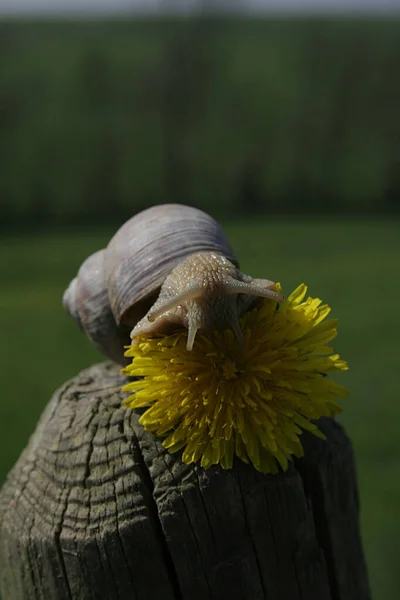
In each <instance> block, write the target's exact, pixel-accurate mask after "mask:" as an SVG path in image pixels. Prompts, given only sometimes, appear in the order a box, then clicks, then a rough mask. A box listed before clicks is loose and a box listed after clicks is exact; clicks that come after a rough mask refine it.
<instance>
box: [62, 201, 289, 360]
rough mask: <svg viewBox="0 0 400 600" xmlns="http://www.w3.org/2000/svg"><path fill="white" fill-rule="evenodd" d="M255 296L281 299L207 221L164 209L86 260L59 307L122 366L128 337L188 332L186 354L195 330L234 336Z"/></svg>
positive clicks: (145, 215) (135, 221) (142, 216)
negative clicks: (244, 267)
mask: <svg viewBox="0 0 400 600" xmlns="http://www.w3.org/2000/svg"><path fill="white" fill-rule="evenodd" d="M254 296H268V297H272V298H274V299H276V300H281V299H282V298H281V296H280V295H279V294H277V293H276V291H274V283H273V282H271V281H269V280H258V279H257V280H256V279H253V278H251V277H250V276H248V275H244V274H243V273H241V272H240V271H239V270H238V268H237V261H236V259H235V256H234V253H233V250H232V248H231V246H230V244H229V242H228V240H227V238H226V236H225V234H224V232H223V231H222V229H221V227H220V226H219V224H218V223H217V222H216V221H215V220H214V219H213V218H212V217H210V216H209V215H208V214H206V213H204V212H203V211H201V210H198V209H196V208H193V207H190V206H184V205H179V204H165V205H159V206H154V207H151V208H149V209H147V210H144V211H143V212H141V213H139V214H137V215H135V216H134V217H132V218H131V219H129V221H127V222H126V223H125V224H124V225H123V226H122V227H121V228H120V229H119V230H118V231H117V233H116V234H115V235H114V237H113V238H112V239H111V241H110V243H109V244H108V246H107V248H105V249H104V250H100V251H98V252H96V253H95V254H93V255H91V256H90V257H89V258H87V259H86V260H85V261H84V263H83V264H82V266H81V267H80V269H79V271H78V274H77V276H76V278H75V279H73V280H72V281H71V283H70V285H69V287H68V288H67V290H66V292H65V293H64V297H63V304H64V308H65V309H66V310H67V312H68V313H69V314H70V315H71V316H72V317H73V318H74V320H75V321H76V322H77V323H78V325H79V326H80V328H81V329H83V330H84V331H85V333H86V335H87V336H88V337H89V338H90V339H91V340H92V342H93V343H94V344H95V345H96V346H97V348H98V349H99V350H101V351H102V352H103V353H104V354H105V355H106V356H108V357H109V358H111V359H112V360H114V361H116V362H119V363H121V364H125V363H126V362H127V360H126V359H125V358H124V356H123V354H124V346H126V345H129V344H130V343H131V340H130V336H131V338H132V339H133V340H134V338H135V337H136V336H137V335H151V334H153V333H155V332H158V331H167V330H168V329H169V328H171V327H176V326H182V325H183V326H184V327H187V328H188V330H189V333H188V343H187V347H188V349H191V348H192V346H193V342H194V338H195V335H196V331H197V330H198V329H203V330H210V329H214V328H226V327H229V326H231V327H232V328H233V329H234V331H235V333H236V335H237V337H238V338H239V339H240V337H241V333H240V327H239V323H238V317H239V315H240V314H241V313H242V312H243V311H244V310H246V308H247V307H248V306H249V305H250V304H251V302H252V300H253V298H254ZM130 332H131V333H130ZM129 333H130V336H129Z"/></svg>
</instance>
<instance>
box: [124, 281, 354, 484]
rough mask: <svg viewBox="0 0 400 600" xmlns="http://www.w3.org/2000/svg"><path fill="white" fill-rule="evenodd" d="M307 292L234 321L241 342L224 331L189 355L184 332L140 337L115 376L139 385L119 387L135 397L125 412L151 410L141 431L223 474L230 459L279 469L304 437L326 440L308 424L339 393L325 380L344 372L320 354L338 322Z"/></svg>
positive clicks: (201, 339) (329, 353)
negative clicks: (217, 466) (218, 468)
mask: <svg viewBox="0 0 400 600" xmlns="http://www.w3.org/2000/svg"><path fill="white" fill-rule="evenodd" d="M306 292H307V287H306V286H305V285H304V284H301V285H300V286H299V287H298V288H297V289H296V290H295V291H294V292H293V293H292V294H291V295H290V296H289V298H288V299H287V300H286V301H285V302H284V303H283V304H282V305H280V306H279V309H278V308H277V303H276V302H275V301H274V300H270V299H263V300H262V301H259V302H258V304H257V306H256V308H254V309H253V310H251V311H249V312H247V313H245V314H244V315H243V316H242V317H241V319H240V325H241V328H242V331H243V334H244V343H243V344H241V343H239V342H238V341H237V340H236V338H235V336H234V334H233V332H232V331H231V330H226V331H214V332H212V333H211V334H209V335H207V336H204V335H198V336H197V337H196V341H195V344H194V347H193V350H192V351H188V350H186V337H187V333H186V331H179V332H177V333H174V334H173V335H170V336H161V335H160V336H159V337H157V338H153V339H149V338H141V339H140V341H139V343H138V344H137V345H134V346H131V347H129V349H128V350H127V352H126V353H125V356H127V357H132V359H133V361H132V364H130V365H128V366H127V367H126V368H125V369H124V370H123V373H124V374H125V375H128V376H130V377H140V378H141V379H139V380H137V381H133V382H130V383H128V384H127V385H125V386H124V388H123V391H129V392H133V394H132V395H131V396H130V397H129V398H127V400H126V401H125V405H126V406H127V407H130V408H141V407H149V408H148V409H147V410H146V412H144V413H143V414H142V416H141V417H140V423H141V424H142V425H143V427H144V428H145V429H146V430H148V431H151V432H154V433H156V434H157V435H159V436H166V437H165V439H164V441H163V446H164V447H165V448H168V450H169V451H170V452H176V451H177V450H180V449H182V448H183V455H182V460H183V461H184V462H185V463H192V462H197V461H200V464H201V466H202V467H205V468H207V467H210V466H211V465H213V464H218V463H220V464H221V466H222V467H223V468H225V469H229V468H231V467H232V463H233V457H234V455H237V456H238V457H239V458H240V459H241V460H243V461H244V462H249V461H250V462H251V463H252V464H253V465H254V466H255V467H256V469H258V470H259V471H262V472H264V473H276V472H277V471H278V464H279V465H280V466H281V468H282V469H283V470H286V469H287V467H288V460H290V459H291V457H292V456H293V455H294V456H297V457H300V456H302V454H303V449H302V445H301V441H300V438H299V436H300V435H301V433H302V430H305V429H306V430H308V431H311V432H312V433H314V434H315V435H318V436H320V437H324V436H323V434H322V433H321V432H320V431H319V430H318V428H317V426H316V425H315V424H314V423H313V422H312V421H314V420H317V419H319V417H321V416H328V417H333V416H334V415H335V414H336V413H338V412H339V411H340V410H341V408H340V406H339V405H338V404H337V402H336V400H337V398H339V397H341V396H345V395H346V394H347V390H346V389H345V388H344V387H342V386H341V385H339V384H337V383H335V382H334V381H332V380H330V379H329V378H328V377H326V374H327V373H328V372H333V371H344V370H347V364H346V363H345V362H344V361H343V360H341V359H340V357H339V355H338V354H334V353H333V349H332V348H330V347H328V346H327V343H328V342H330V341H331V340H332V339H333V338H334V337H335V336H336V330H337V321H336V320H334V319H327V320H325V317H326V316H327V315H328V313H329V312H330V308H329V306H327V305H326V304H322V302H321V300H319V299H318V298H310V297H309V298H307V299H306V300H304V297H305V295H306Z"/></svg>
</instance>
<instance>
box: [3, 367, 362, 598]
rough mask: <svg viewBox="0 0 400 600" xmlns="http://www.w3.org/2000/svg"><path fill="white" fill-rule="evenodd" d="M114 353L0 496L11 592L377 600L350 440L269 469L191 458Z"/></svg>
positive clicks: (338, 433) (86, 380)
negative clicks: (178, 449) (128, 380)
mask: <svg viewBox="0 0 400 600" xmlns="http://www.w3.org/2000/svg"><path fill="white" fill-rule="evenodd" d="M123 381H124V378H123V377H122V376H121V375H120V374H119V368H118V367H117V366H115V365H112V364H111V363H105V364H101V365H96V366H94V367H91V368H89V369H87V370H85V371H83V372H82V373H80V374H79V375H78V376H77V377H76V378H74V379H72V380H71V381H69V382H67V383H66V384H64V385H63V386H62V387H61V388H60V390H58V391H57V392H56V393H55V394H54V396H53V398H52V399H51V401H50V403H49V405H48V406H47V408H46V410H45V412H44V413H43V415H42V417H41V420H40V422H39V424H38V427H37V429H36V432H35V433H34V434H33V436H32V438H31V440H30V442H29V444H28V446H27V448H26V449H25V451H24V452H23V453H22V455H21V457H20V459H19V460H18V462H17V464H16V465H15V467H14V468H13V470H12V471H11V472H10V474H9V477H8V480H7V482H6V483H5V485H4V487H3V489H2V490H1V492H0V592H1V594H2V598H3V600H39V599H40V600H103V599H104V600H114V599H115V600H117V599H118V600H158V599H160V600H161V599H162V600H189V599H190V600H208V599H213V600H225V599H226V600H228V599H229V600H236V599H237V600H368V599H369V598H370V595H369V590H368V581H367V573H366V569H365V563H364V558H363V551H362V546H361V542H360V537H359V523H358V496H357V489H356V480H355V473H354V463H353V455H352V449H351V444H350V442H349V440H348V438H347V437H346V435H345V434H344V432H343V430H342V428H341V427H340V426H339V425H338V424H337V423H336V422H335V421H332V420H328V419H326V420H322V421H321V429H322V430H323V431H324V433H325V434H326V435H327V438H328V441H326V442H325V441H322V440H319V439H317V438H314V437H313V436H310V435H306V434H304V436H303V438H304V445H305V450H306V456H305V458H303V459H301V460H298V461H296V462H295V464H294V465H292V466H291V467H290V468H289V470H288V471H287V472H286V473H282V474H279V475H272V476H268V475H262V474H260V473H258V472H257V471H255V469H254V468H252V467H250V466H249V465H244V464H243V463H241V462H240V461H237V462H236V463H235V467H234V469H233V470H231V471H223V470H221V469H219V468H216V467H213V468H211V469H209V470H207V471H205V470H203V469H201V468H200V467H198V466H188V465H184V464H183V463H182V462H181V461H180V458H179V454H177V455H170V454H168V453H167V452H166V451H165V450H164V449H163V448H162V446H161V443H160V441H159V440H156V439H155V438H154V437H153V436H151V435H149V434H148V433H146V432H145V431H144V430H143V429H142V427H141V426H140V425H139V424H138V415H137V414H136V413H135V412H133V411H131V410H127V409H125V408H123V407H122V406H121V401H122V399H123V397H124V395H123V394H122V392H121V391H120V388H121V385H122V383H123Z"/></svg>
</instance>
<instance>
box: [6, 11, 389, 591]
mask: <svg viewBox="0 0 400 600" xmlns="http://www.w3.org/2000/svg"><path fill="white" fill-rule="evenodd" d="M399 65H400V20H394V19H392V20H389V19H387V20H383V19H381V20H377V19H374V20H367V19H359V20H356V19H326V20H322V19H293V20H290V19H285V20H283V19H282V20H278V19H276V20H266V19H258V20H254V19H253V20H251V19H246V20H244V19H225V18H224V19H222V18H220V19H211V18H202V19H195V18H186V19H182V20H177V19H175V20H165V19H164V20H152V21H146V20H136V21H133V20H132V21H130V20H126V21H124V22H122V21H121V22H117V21H116V22H105V21H104V22H93V23H90V22H56V21H49V22H45V21H42V22H33V21H26V22H24V21H14V22H13V21H3V22H2V23H0V331H1V337H0V360H1V364H2V368H1V370H0V382H1V387H2V398H1V402H0V451H1V454H0V484H1V483H2V482H3V481H4V478H5V477H6V474H7V471H8V470H9V469H10V468H11V466H12V465H13V463H14V462H15V460H16V459H17V457H18V455H19V453H20V451H21V450H22V448H23V447H24V445H25V444H26V442H27V440H28V437H29V435H30V434H31V433H32V432H33V430H34V427H35V424H36V422H37V419H38V417H39V415H40V413H41V411H42V410H43V408H44V406H45V405H46V403H47V401H48V400H49V398H50V396H51V394H52V393H53V391H54V390H55V389H56V388H57V387H58V386H60V385H61V383H62V382H63V381H64V380H65V379H67V378H69V377H72V376H74V375H75V374H76V373H77V372H78V371H79V370H80V369H83V368H85V367H86V366H88V365H89V364H91V363H92V362H94V361H99V360H101V356H100V355H99V354H98V353H97V351H96V350H95V349H94V348H92V347H91V346H90V343H89V342H88V341H87V340H85V338H84V337H83V335H82V334H81V333H80V331H79V330H78V328H77V327H76V326H75V325H74V323H73V322H72V320H70V319H69V318H68V317H67V316H66V315H65V314H64V313H63V310H62V307H61V296H62V293H63V291H64V289H65V287H66V286H67V284H68V282H69V281H70V279H71V278H72V277H73V276H74V275H75V273H76V270H77V268H78V267H79V265H80V263H81V262H82V261H83V259H84V258H85V257H86V256H87V255H89V254H90V253H91V252H93V251H95V250H97V249H99V248H101V247H103V246H104V245H105V244H106V243H107V242H108V240H109V238H110V236H111V235H112V234H113V233H114V231H115V230H116V228H117V227H118V226H119V225H120V224H121V223H122V222H123V220H124V219H125V218H127V217H129V216H131V215H132V214H134V213H135V212H137V211H138V210H140V209H142V208H146V207H147V206H149V205H151V204H156V203H161V202H183V203H187V204H192V205H195V206H198V207H200V208H203V209H205V210H207V211H209V212H210V213H211V214H213V215H214V216H215V217H217V218H218V219H219V220H220V221H221V223H222V224H223V225H224V227H225V229H226V232H227V234H228V237H229V238H230V240H231V242H232V245H233V247H234V248H235V251H236V253H237V256H238V257H239V259H240V261H241V266H242V267H243V270H244V271H245V272H248V273H251V274H252V275H254V276H258V277H266V278H270V279H274V280H278V281H281V282H282V284H283V286H284V290H285V291H286V293H288V292H290V291H291V290H292V289H293V288H294V286H296V285H297V284H298V283H301V282H302V281H304V282H306V283H307V284H308V285H309V291H310V294H311V295H316V296H320V297H321V298H322V299H323V300H324V301H326V302H328V303H329V304H330V305H331V306H332V307H333V315H334V316H336V317H338V318H339V320H340V327H339V336H338V339H337V342H336V348H337V350H338V351H339V352H340V353H341V354H342V356H343V358H344V359H346V360H348V362H349V365H350V370H349V372H348V373H346V374H343V375H342V376H341V379H340V380H341V383H343V384H344V385H346V386H347V387H349V389H350V391H351V394H350V396H349V398H348V399H346V400H345V401H344V402H343V404H344V408H345V410H344V413H343V417H342V422H343V423H344V424H345V426H346V429H347V431H348V433H349V435H350V437H351V438H352V440H353V443H354V448H355V453H356V458H357V466H358V475H359V486H360V495H361V511H362V512H361V519H362V533H363V539H364V545H365V551H366V556H367V561H368V566H369V571H370V578H371V584H372V588H373V598H375V599H376V600H395V599H396V600H397V598H399V597H400V573H399V569H398V566H397V563H398V555H399V553H400V478H399V460H400V438H399V434H398V422H399V418H400V403H399V401H398V387H399V386H398V376H397V375H396V373H397V370H398V357H399V351H398V339H397V333H398V323H399V319H398V313H397V304H398V298H399V293H400V283H399V279H398V272H399V265H400V227H399V224H400V223H399V220H398V214H399V212H400V110H399V107H400V78H399Z"/></svg>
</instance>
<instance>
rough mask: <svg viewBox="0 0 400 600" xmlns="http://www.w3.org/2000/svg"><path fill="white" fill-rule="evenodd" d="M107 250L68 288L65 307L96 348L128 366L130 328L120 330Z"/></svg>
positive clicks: (91, 260)
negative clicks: (106, 272) (108, 278)
mask: <svg viewBox="0 0 400 600" xmlns="http://www.w3.org/2000/svg"><path fill="white" fill-rule="evenodd" d="M104 254H105V251H104V250H99V251H98V252H95V253H94V254H92V255H91V256H89V257H88V258H87V259H86V260H85V261H84V262H83V263H82V265H81V267H80V269H79V271H78V274H77V276H76V277H75V279H73V280H72V281H71V283H70V285H69V286H68V288H67V290H66V292H65V294H64V296H63V305H64V308H65V309H66V311H67V312H68V313H69V314H70V315H71V317H72V318H73V319H74V320H75V321H76V322H77V323H78V325H79V327H80V328H81V329H83V330H84V332H85V333H86V335H87V336H88V338H89V339H90V340H91V341H92V342H93V343H94V345H95V346H96V347H97V348H98V349H99V350H100V351H101V352H103V353H104V354H105V355H106V356H108V358H111V360H114V361H116V362H118V363H121V364H125V363H126V362H127V361H126V360H125V358H124V346H126V345H127V344H129V343H130V339H129V328H122V327H118V326H117V324H116V322H115V319H114V316H113V314H112V311H111V308H110V304H109V300H108V292H107V287H106V283H105V277H104Z"/></svg>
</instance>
